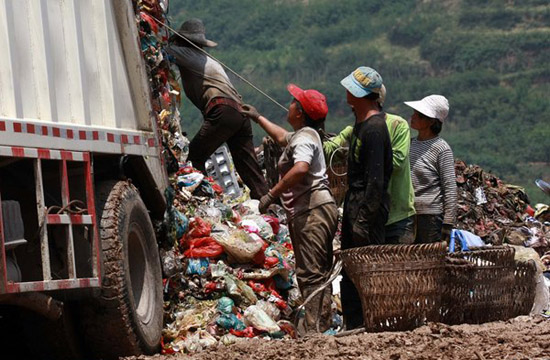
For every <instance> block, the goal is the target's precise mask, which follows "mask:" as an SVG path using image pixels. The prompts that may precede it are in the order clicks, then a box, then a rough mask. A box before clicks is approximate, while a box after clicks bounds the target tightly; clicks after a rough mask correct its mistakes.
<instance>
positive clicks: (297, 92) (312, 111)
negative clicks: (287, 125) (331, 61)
mask: <svg viewBox="0 0 550 360" xmlns="http://www.w3.org/2000/svg"><path fill="white" fill-rule="evenodd" d="M286 88H287V90H288V92H289V93H290V94H291V95H292V96H293V97H294V98H295V99H296V100H298V102H299V103H300V105H302V108H303V109H304V111H305V112H306V114H307V115H308V116H309V117H310V118H311V119H312V120H322V119H324V118H325V117H326V116H327V114H328V105H327V98H326V97H325V95H323V94H321V93H320V92H319V91H317V90H313V89H310V90H302V89H300V88H299V87H298V86H296V85H294V84H288V86H287V87H286Z"/></svg>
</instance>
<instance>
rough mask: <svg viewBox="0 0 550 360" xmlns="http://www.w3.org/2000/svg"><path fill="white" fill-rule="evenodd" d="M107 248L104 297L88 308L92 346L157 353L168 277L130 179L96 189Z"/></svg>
mask: <svg viewBox="0 0 550 360" xmlns="http://www.w3.org/2000/svg"><path fill="white" fill-rule="evenodd" d="M96 195H97V196H96V201H97V217H98V224H99V236H100V241H101V247H102V286H101V295H100V296H99V297H98V298H97V299H94V300H92V302H91V303H90V304H88V305H87V306H84V307H83V314H82V315H83V316H82V323H83V327H84V329H83V330H84V332H85V334H86V335H85V341H86V343H87V347H88V349H89V350H90V351H91V352H92V354H93V355H95V356H97V357H99V358H106V359H107V358H118V357H120V356H128V355H138V354H152V353H155V352H156V351H158V350H159V344H160V338H161V332H162V320H163V310H162V301H163V299H162V275H161V266H160V259H159V252H158V247H157V243H156V239H155V232H154V229H153V225H152V223H151V219H150V218H149V214H148V212H147V208H146V207H145V204H144V203H143V201H142V200H141V197H140V196H139V193H138V190H137V189H136V188H135V187H134V186H133V185H132V184H131V183H129V182H126V181H119V182H108V183H102V184H99V186H98V188H97V191H96Z"/></svg>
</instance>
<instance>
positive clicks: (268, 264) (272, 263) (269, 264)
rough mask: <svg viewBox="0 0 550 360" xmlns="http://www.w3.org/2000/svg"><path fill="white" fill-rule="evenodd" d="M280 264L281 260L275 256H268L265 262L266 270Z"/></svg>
mask: <svg viewBox="0 0 550 360" xmlns="http://www.w3.org/2000/svg"><path fill="white" fill-rule="evenodd" d="M278 263H279V258H276V257H275V256H266V258H265V262H264V268H266V269H269V268H272V267H273V266H275V265H277V264H278Z"/></svg>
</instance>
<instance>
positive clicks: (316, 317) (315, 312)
mask: <svg viewBox="0 0 550 360" xmlns="http://www.w3.org/2000/svg"><path fill="white" fill-rule="evenodd" d="M316 289H317V288H316V287H311V288H306V289H304V291H303V297H304V299H307V297H308V296H309V295H310V294H311V293H313V292H314V291H315V290H316ZM331 293H332V291H331V288H330V287H328V288H326V289H324V290H323V291H321V292H320V293H318V294H317V295H315V296H314V297H313V298H311V299H310V300H309V302H308V303H307V304H306V306H305V309H306V315H305V321H304V330H305V333H306V334H312V333H323V332H325V331H326V330H328V329H330V326H331V324H332V311H331V304H332V299H331Z"/></svg>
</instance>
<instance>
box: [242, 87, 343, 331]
mask: <svg viewBox="0 0 550 360" xmlns="http://www.w3.org/2000/svg"><path fill="white" fill-rule="evenodd" d="M287 89H288V91H289V92H290V94H291V95H292V96H293V97H294V99H293V101H292V103H291V104H290V107H289V110H288V118H287V120H288V122H289V123H290V125H291V126H292V128H293V129H294V132H288V131H286V130H285V129H283V128H282V127H280V126H278V125H276V124H274V123H272V122H271V121H269V120H268V119H266V118H265V117H264V116H262V115H260V114H259V113H258V111H257V110H256V109H255V108H254V107H253V106H250V105H244V106H243V114H245V115H246V116H248V117H250V118H251V119H252V120H253V121H255V122H256V123H258V124H259V125H260V126H261V127H262V128H263V129H264V130H265V131H266V132H267V133H268V134H269V136H271V137H272V138H273V140H275V141H276V142H277V143H278V144H279V145H281V146H284V150H283V154H282V155H281V158H280V159H279V163H278V167H279V172H280V175H281V180H280V181H279V182H278V183H277V184H276V185H275V186H274V187H273V188H272V189H271V190H269V192H268V193H267V195H265V196H263V197H262V198H261V199H260V211H261V212H265V211H267V208H268V207H269V205H270V204H272V203H273V202H274V201H275V199H276V198H279V197H280V198H281V200H282V204H283V207H284V208H285V211H286V213H287V217H288V220H289V230H290V237H291V239H292V245H293V247H294V253H295V256H296V278H297V279H298V285H299V286H300V291H301V292H302V296H303V298H304V299H305V298H307V297H308V296H309V295H310V294H311V293H312V292H313V291H314V290H315V289H317V288H318V287H319V286H320V285H322V284H323V283H325V282H326V281H327V280H328V279H329V277H330V269H331V267H332V239H333V238H334V234H335V233H336V227H337V224H338V209H337V207H336V203H335V202H334V199H333V197H332V195H331V193H330V190H329V185H328V178H327V175H326V167H325V157H324V154H323V145H322V143H321V138H320V137H319V134H318V132H317V130H318V129H320V128H322V127H323V124H324V121H325V117H326V116H327V113H328V106H327V103H326V98H325V96H324V95H323V94H321V93H320V92H318V91H316V90H302V89H300V88H299V87H297V86H296V85H292V84H291V85H289V86H288V87H287ZM330 305H331V291H330V289H325V290H324V291H323V292H321V293H319V294H318V295H316V296H315V297H313V298H312V299H311V301H310V302H309V303H308V304H307V305H306V321H305V325H306V326H307V330H308V331H321V332H322V331H325V330H327V329H328V328H329V327H330V323H331V319H330ZM319 309H321V311H319Z"/></svg>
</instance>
